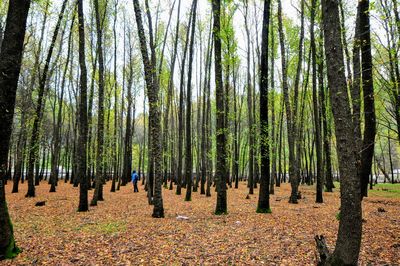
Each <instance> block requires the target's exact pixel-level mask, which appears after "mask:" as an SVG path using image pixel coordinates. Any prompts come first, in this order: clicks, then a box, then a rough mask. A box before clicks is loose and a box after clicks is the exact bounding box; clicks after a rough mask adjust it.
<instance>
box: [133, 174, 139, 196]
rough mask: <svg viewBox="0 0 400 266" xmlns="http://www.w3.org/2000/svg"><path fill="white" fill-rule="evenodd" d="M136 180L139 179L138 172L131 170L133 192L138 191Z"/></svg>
mask: <svg viewBox="0 0 400 266" xmlns="http://www.w3.org/2000/svg"><path fill="white" fill-rule="evenodd" d="M138 181H139V176H138V174H136V171H135V170H133V172H132V184H133V192H134V193H136V192H139V189H138V185H137V184H138Z"/></svg>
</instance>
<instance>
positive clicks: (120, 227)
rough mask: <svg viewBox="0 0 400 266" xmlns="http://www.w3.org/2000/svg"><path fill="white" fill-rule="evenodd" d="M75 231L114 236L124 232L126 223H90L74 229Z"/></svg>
mask: <svg viewBox="0 0 400 266" xmlns="http://www.w3.org/2000/svg"><path fill="white" fill-rule="evenodd" d="M75 230H77V231H80V230H82V231H84V232H93V231H94V232H97V233H100V234H116V233H121V232H125V231H126V223H124V222H122V221H116V222H103V223H90V224H85V225H83V226H80V227H76V228H75Z"/></svg>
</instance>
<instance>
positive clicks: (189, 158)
mask: <svg viewBox="0 0 400 266" xmlns="http://www.w3.org/2000/svg"><path fill="white" fill-rule="evenodd" d="M196 10H197V0H193V4H192V23H191V30H190V31H191V36H190V44H189V69H188V77H187V91H186V154H185V169H186V170H185V176H186V197H185V201H190V200H192V175H193V155H192V64H193V56H194V52H193V50H194V36H195V31H196ZM188 30H189V28H188Z"/></svg>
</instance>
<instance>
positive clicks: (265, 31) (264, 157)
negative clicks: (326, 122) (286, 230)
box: [257, 0, 271, 213]
mask: <svg viewBox="0 0 400 266" xmlns="http://www.w3.org/2000/svg"><path fill="white" fill-rule="evenodd" d="M270 7H271V3H270V1H269V0H264V12H263V24H262V40H261V75H260V154H261V179H260V194H259V197H258V206H257V212H259V213H270V212H271V208H270V205H269V185H270V184H269V183H270V154H269V147H270V145H269V141H270V140H269V137H268V134H269V127H268V110H269V108H268V43H269V42H268V38H269V20H270Z"/></svg>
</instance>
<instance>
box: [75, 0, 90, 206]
mask: <svg viewBox="0 0 400 266" xmlns="http://www.w3.org/2000/svg"><path fill="white" fill-rule="evenodd" d="M78 22H79V27H78V31H79V67H80V77H79V115H78V132H79V134H78V142H77V143H78V147H77V155H76V157H77V161H76V164H77V169H76V170H77V172H76V175H77V178H78V180H79V206H78V211H79V212H85V211H88V210H89V206H88V205H89V203H88V187H89V184H88V176H87V171H86V169H87V168H86V167H87V165H86V158H87V138H88V117H87V69H86V62H85V61H86V58H85V21H84V16H83V0H78Z"/></svg>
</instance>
